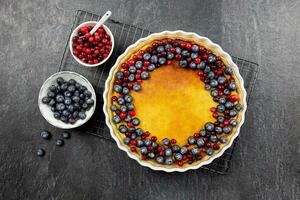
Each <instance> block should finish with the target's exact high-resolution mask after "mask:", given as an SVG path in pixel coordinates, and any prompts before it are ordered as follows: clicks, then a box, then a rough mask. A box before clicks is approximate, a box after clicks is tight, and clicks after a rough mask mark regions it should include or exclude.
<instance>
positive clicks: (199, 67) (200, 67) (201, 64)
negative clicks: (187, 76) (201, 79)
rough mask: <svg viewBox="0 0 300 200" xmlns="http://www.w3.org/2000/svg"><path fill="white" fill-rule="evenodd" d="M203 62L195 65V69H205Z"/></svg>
mask: <svg viewBox="0 0 300 200" xmlns="http://www.w3.org/2000/svg"><path fill="white" fill-rule="evenodd" d="M205 66H206V65H205V62H204V61H201V62H200V63H199V64H198V65H197V69H201V70H204V69H205Z"/></svg>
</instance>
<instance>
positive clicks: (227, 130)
mask: <svg viewBox="0 0 300 200" xmlns="http://www.w3.org/2000/svg"><path fill="white" fill-rule="evenodd" d="M230 131H231V128H230V127H229V126H225V127H224V128H223V132H224V133H225V134H228V133H230Z"/></svg>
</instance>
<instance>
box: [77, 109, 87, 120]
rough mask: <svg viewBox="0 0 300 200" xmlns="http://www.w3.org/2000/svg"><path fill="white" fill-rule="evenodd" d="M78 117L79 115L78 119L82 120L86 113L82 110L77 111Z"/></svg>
mask: <svg viewBox="0 0 300 200" xmlns="http://www.w3.org/2000/svg"><path fill="white" fill-rule="evenodd" d="M78 117H79V119H82V120H83V119H85V118H86V115H85V113H84V112H82V111H81V112H79V113H78Z"/></svg>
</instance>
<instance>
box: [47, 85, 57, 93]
mask: <svg viewBox="0 0 300 200" xmlns="http://www.w3.org/2000/svg"><path fill="white" fill-rule="evenodd" d="M57 86H58V85H57ZM49 90H50V91H52V92H56V85H51V86H50V87H49Z"/></svg>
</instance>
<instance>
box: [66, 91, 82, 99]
mask: <svg viewBox="0 0 300 200" xmlns="http://www.w3.org/2000/svg"><path fill="white" fill-rule="evenodd" d="M68 92H69V91H68ZM70 93H71V92H70ZM71 94H72V93H71ZM82 95H83V94H80V92H79V91H78V90H76V91H75V92H74V93H73V96H76V97H81V98H82Z"/></svg>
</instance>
